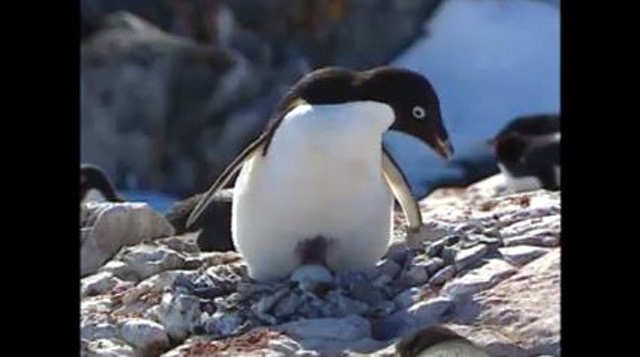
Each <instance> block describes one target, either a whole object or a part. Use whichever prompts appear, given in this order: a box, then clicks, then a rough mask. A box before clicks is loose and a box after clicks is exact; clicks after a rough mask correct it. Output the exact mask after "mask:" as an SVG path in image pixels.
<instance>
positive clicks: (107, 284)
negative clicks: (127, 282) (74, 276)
mask: <svg viewBox="0 0 640 357" xmlns="http://www.w3.org/2000/svg"><path fill="white" fill-rule="evenodd" d="M121 282H122V280H120V279H118V278H116V277H115V276H113V274H112V273H109V272H101V273H97V274H94V275H90V276H88V277H86V278H84V279H82V280H80V295H81V296H94V295H100V294H104V293H106V292H107V291H109V290H111V289H113V288H114V287H115V286H116V285H118V283H121Z"/></svg>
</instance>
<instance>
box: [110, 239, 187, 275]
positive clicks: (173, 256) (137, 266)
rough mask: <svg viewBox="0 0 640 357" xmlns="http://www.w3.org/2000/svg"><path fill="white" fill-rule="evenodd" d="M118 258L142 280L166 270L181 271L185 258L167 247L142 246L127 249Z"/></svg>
mask: <svg viewBox="0 0 640 357" xmlns="http://www.w3.org/2000/svg"><path fill="white" fill-rule="evenodd" d="M118 257H119V258H120V260H122V261H123V262H124V263H126V264H128V265H129V266H130V267H131V268H132V269H133V271H134V272H135V273H136V275H137V276H138V277H139V278H140V279H145V278H147V277H150V276H152V275H154V274H157V273H160V272H162V271H165V270H174V269H181V268H182V266H183V264H184V261H185V258H184V257H183V256H182V255H181V254H179V253H177V252H175V251H173V250H171V249H168V248H166V247H163V246H159V245H153V244H140V245H137V246H134V247H129V248H125V249H124V250H123V251H121V252H120V253H118Z"/></svg>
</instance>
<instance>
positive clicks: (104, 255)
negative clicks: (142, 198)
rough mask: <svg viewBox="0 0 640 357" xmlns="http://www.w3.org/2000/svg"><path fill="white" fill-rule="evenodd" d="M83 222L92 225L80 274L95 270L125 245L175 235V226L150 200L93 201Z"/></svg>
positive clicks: (83, 248) (86, 233)
mask: <svg viewBox="0 0 640 357" xmlns="http://www.w3.org/2000/svg"><path fill="white" fill-rule="evenodd" d="M81 216H82V217H81V221H82V222H84V223H85V225H86V226H85V227H83V228H90V230H86V229H85V231H84V233H83V237H82V238H83V240H82V242H81V245H80V263H81V268H80V274H81V275H82V276H85V275H87V274H90V273H93V272H95V271H96V270H97V269H98V268H99V267H100V266H101V265H102V264H103V263H104V262H106V261H107V260H108V259H110V258H111V257H112V256H113V255H114V254H115V253H116V252H117V251H118V250H119V249H120V248H121V247H123V246H127V245H131V244H136V243H139V242H141V241H143V240H151V239H154V238H158V237H164V236H169V235H171V234H173V227H172V226H171V224H169V222H167V221H166V220H165V219H164V217H163V216H162V215H160V214H158V213H156V212H155V211H153V210H152V209H151V208H150V207H149V206H148V205H147V204H146V203H133V202H124V203H112V202H89V203H86V204H84V205H83V206H82V207H81Z"/></svg>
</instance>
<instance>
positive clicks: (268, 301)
mask: <svg viewBox="0 0 640 357" xmlns="http://www.w3.org/2000/svg"><path fill="white" fill-rule="evenodd" d="M288 293H289V288H287V287H284V288H281V289H279V290H278V291H276V292H275V293H273V294H271V295H267V296H263V297H262V298H261V299H260V300H259V301H258V302H257V303H256V304H255V305H253V306H252V307H251V309H252V310H253V312H254V313H255V314H256V315H257V316H258V317H259V318H261V319H263V320H264V321H267V322H269V323H270V324H275V323H276V319H275V318H274V317H273V316H270V315H269V314H268V313H269V312H270V311H271V309H272V308H273V307H274V306H275V304H277V303H278V302H279V301H280V300H281V299H282V298H284V297H285V296H286V295H287V294H288Z"/></svg>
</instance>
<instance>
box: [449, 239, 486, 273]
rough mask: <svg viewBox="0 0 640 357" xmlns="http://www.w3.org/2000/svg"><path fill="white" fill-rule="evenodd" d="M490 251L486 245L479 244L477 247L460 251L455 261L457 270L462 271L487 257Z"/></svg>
mask: <svg viewBox="0 0 640 357" xmlns="http://www.w3.org/2000/svg"><path fill="white" fill-rule="evenodd" d="M488 251H489V249H488V248H487V246H486V245H484V244H479V245H477V246H475V247H472V248H469V249H463V250H461V251H459V252H458V254H457V255H456V259H455V267H456V270H457V271H461V270H463V269H464V268H466V267H468V266H470V265H472V264H473V263H475V262H477V261H479V260H480V259H482V257H484V256H485V254H487V252H488Z"/></svg>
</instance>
